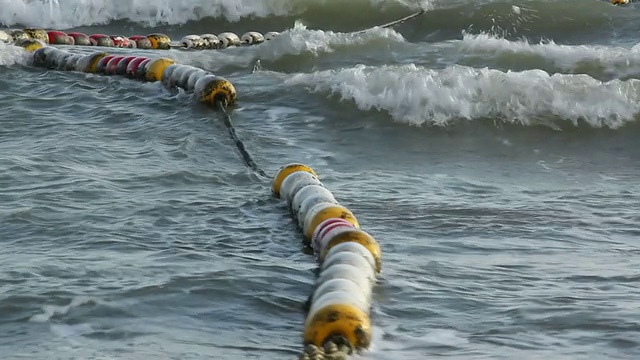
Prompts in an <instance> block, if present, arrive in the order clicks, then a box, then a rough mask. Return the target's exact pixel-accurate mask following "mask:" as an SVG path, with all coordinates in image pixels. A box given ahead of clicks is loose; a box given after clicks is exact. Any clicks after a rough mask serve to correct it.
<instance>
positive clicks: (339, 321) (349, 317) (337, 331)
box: [304, 305, 371, 349]
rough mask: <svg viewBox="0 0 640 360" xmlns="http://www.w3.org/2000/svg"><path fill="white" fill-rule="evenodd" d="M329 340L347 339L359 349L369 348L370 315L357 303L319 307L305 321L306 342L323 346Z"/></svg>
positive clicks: (339, 340)
mask: <svg viewBox="0 0 640 360" xmlns="http://www.w3.org/2000/svg"><path fill="white" fill-rule="evenodd" d="M310 315H311V314H310ZM328 341H333V342H341V341H346V342H348V343H349V344H351V345H353V346H354V347H355V348H357V349H359V348H367V347H368V346H369V344H370V343H371V320H370V319H369V316H368V315H367V314H366V313H365V312H364V311H362V310H361V309H359V308H358V307H357V306H355V305H328V306H327V307H324V308H321V309H319V310H318V311H317V312H315V313H314V314H313V316H309V317H308V318H307V321H306V322H305V329H304V343H305V345H307V344H313V345H316V346H319V347H322V346H324V344H325V343H327V342H328Z"/></svg>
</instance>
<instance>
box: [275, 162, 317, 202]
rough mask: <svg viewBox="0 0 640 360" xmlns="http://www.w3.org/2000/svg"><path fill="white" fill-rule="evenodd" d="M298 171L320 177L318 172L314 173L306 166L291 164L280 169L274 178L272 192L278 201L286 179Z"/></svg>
mask: <svg viewBox="0 0 640 360" xmlns="http://www.w3.org/2000/svg"><path fill="white" fill-rule="evenodd" d="M296 171H306V172H309V173H311V174H313V175H315V176H318V174H316V172H315V171H313V169H312V168H310V167H309V166H307V165H304V164H299V163H291V164H287V165H284V166H282V167H281V168H280V169H278V171H277V172H276V174H275V175H274V177H273V185H272V187H271V192H272V194H273V196H275V197H276V198H278V199H279V198H280V187H281V186H282V182H283V181H284V179H286V178H287V176H289V175H290V174H292V173H294V172H296Z"/></svg>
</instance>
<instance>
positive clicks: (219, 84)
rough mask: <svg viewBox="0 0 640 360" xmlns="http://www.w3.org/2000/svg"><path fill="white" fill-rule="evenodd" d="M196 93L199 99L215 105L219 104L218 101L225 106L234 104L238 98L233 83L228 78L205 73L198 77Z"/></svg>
mask: <svg viewBox="0 0 640 360" xmlns="http://www.w3.org/2000/svg"><path fill="white" fill-rule="evenodd" d="M194 94H195V97H196V99H198V101H200V102H202V103H205V104H208V105H211V106H214V107H216V106H218V102H221V103H222V104H223V105H224V106H228V105H233V104H234V103H235V102H236V99H237V98H238V94H237V93H236V89H235V87H233V84H231V83H230V82H229V81H228V80H227V79H224V78H221V77H218V76H214V75H205V76H203V77H201V78H200V79H198V81H196V84H195V89H194Z"/></svg>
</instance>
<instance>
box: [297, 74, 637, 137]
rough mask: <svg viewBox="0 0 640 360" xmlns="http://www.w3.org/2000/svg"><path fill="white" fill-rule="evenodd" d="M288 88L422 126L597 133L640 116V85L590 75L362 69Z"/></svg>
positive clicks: (300, 80) (301, 77)
mask: <svg viewBox="0 0 640 360" xmlns="http://www.w3.org/2000/svg"><path fill="white" fill-rule="evenodd" d="M286 84H287V85H290V86H299V85H303V86H306V87H307V88H308V89H309V90H310V91H312V92H320V93H327V94H329V93H332V94H338V95H339V96H340V97H341V98H342V99H343V100H348V101H353V102H354V103H355V104H356V106H357V107H358V108H359V109H361V110H371V109H377V110H382V111H386V112H388V113H389V114H391V116H392V117H393V118H394V119H395V120H397V121H400V122H404V123H410V124H414V125H421V124H425V123H430V124H436V125H446V124H448V123H449V122H450V121H452V120H456V119H466V120H471V119H477V118H491V119H497V120H501V121H505V122H510V123H519V124H525V125H529V124H537V123H540V122H546V120H545V119H548V118H549V117H558V118H561V119H564V120H568V121H571V122H572V123H573V124H577V123H578V120H585V121H586V122H588V123H589V124H590V125H591V126H594V127H603V126H608V127H611V128H617V127H620V126H622V125H624V124H625V123H627V122H629V121H633V120H634V117H635V115H636V114H638V113H639V112H640V81H638V80H628V81H620V80H613V81H609V82H602V81H599V80H596V79H593V78H592V77H590V76H588V75H567V74H554V75H550V74H548V73H547V72H545V71H542V70H528V71H523V72H512V71H508V72H502V71H499V70H493V69H488V68H483V69H476V68H471V67H466V66H458V65H455V66H451V67H448V68H445V69H442V70H432V69H427V68H424V67H419V66H416V65H413V64H410V65H395V66H380V67H371V66H364V65H358V66H355V67H352V68H345V69H341V70H327V71H319V72H314V73H310V74H296V75H292V76H291V77H289V78H288V79H287V80H286Z"/></svg>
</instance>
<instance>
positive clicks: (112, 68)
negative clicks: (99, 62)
mask: <svg viewBox="0 0 640 360" xmlns="http://www.w3.org/2000/svg"><path fill="white" fill-rule="evenodd" d="M124 58H125V56H114V57H112V58H111V60H109V61H108V62H107V65H106V66H105V67H104V74H105V75H116V71H117V69H118V63H120V61H121V60H122V59H124Z"/></svg>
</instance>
